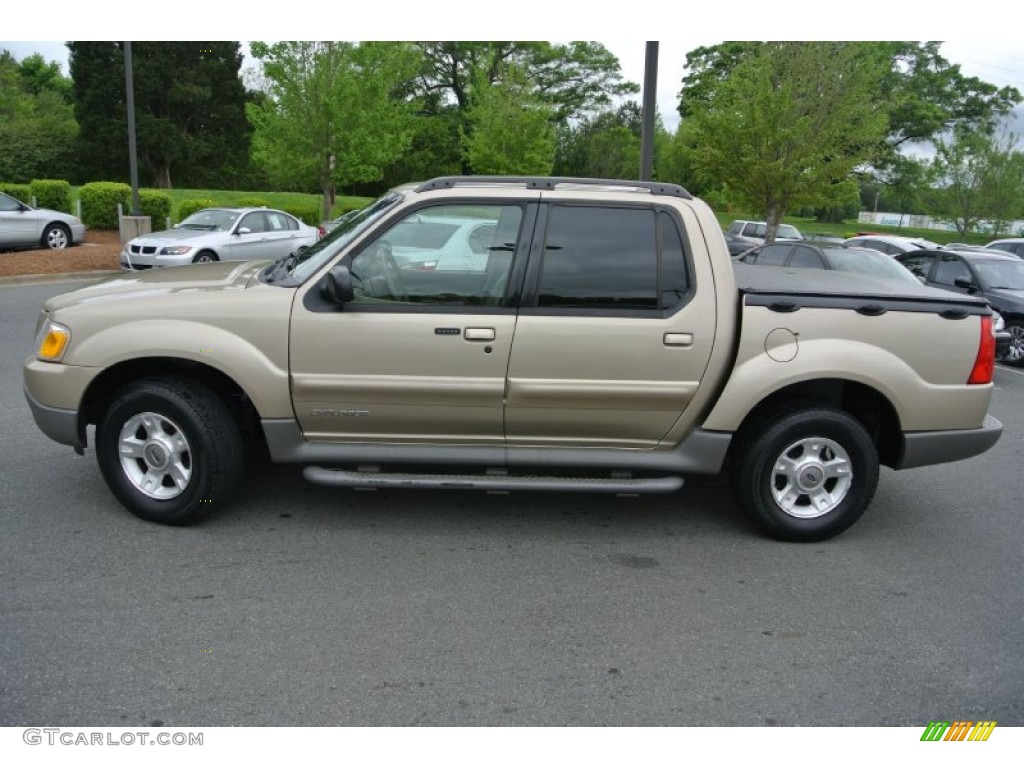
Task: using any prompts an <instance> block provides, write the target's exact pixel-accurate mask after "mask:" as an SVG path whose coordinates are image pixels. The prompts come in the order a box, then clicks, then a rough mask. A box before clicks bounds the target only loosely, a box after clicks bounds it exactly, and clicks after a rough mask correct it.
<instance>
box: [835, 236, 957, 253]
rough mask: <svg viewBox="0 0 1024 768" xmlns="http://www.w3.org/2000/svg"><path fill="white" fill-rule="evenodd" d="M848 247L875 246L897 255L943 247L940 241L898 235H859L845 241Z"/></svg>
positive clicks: (880, 250)
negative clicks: (934, 241)
mask: <svg viewBox="0 0 1024 768" xmlns="http://www.w3.org/2000/svg"><path fill="white" fill-rule="evenodd" d="M844 245H846V246H847V247H848V248H873V249H874V250H876V251H879V252H881V253H887V254H889V255H890V256H897V255H899V254H901V253H908V252H909V251H920V250H922V249H925V248H932V249H934V248H941V247H942V246H941V245H939V244H938V243H933V242H932V241H931V240H925V239H924V238H921V237H900V236H898V235H858V236H857V237H850V238H847V239H846V240H845V241H844Z"/></svg>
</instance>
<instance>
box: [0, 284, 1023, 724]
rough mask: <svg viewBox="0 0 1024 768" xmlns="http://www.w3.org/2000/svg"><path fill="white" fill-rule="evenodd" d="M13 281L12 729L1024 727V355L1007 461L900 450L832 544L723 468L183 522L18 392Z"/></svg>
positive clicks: (1, 693)
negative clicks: (756, 502) (169, 517)
mask: <svg viewBox="0 0 1024 768" xmlns="http://www.w3.org/2000/svg"><path fill="white" fill-rule="evenodd" d="M72 287H74V286H73V285H68V284H63V285H59V284H50V285H21V286H16V287H0V328H2V329H3V332H2V334H0V361H2V362H0V435H2V440H0V456H2V460H0V466H2V467H3V472H2V474H0V514H2V525H3V528H2V536H0V574H2V585H3V589H2V590H0V658H2V659H3V661H2V663H0V726H29V725H37V726H38V725H124V726H135V725H146V726H156V725H158V724H159V725H162V726H166V727H175V726H189V725H192V726H195V725H205V726H218V725H310V726H313V725H364V726H368V725H452V726H463V725H622V726H625V725H728V726H734V725H735V726H740V725H743V726H763V725H828V726H842V725H879V726H896V725H899V726H920V727H924V725H926V724H927V723H928V722H929V721H930V720H936V719H944V720H958V719H964V720H982V719H985V720H996V721H998V722H999V724H1000V725H1017V726H1020V725H1024V696H1022V695H1021V694H1022V691H1024V663H1022V659H1024V610H1022V609H1024V589H1022V587H1024V566H1022V553H1024V520H1022V513H1021V510H1022V509H1024V480H1022V478H1021V462H1022V458H1024V373H1022V372H1020V371H1016V370H1011V369H1006V368H1003V367H1000V368H999V369H998V370H997V372H996V391H995V395H994V399H993V403H992V408H991V411H992V413H993V415H994V416H995V417H996V418H998V419H1000V420H1001V421H1002V422H1003V424H1004V425H1005V432H1004V435H1003V437H1002V440H1001V441H1000V443H999V444H998V445H997V446H996V447H995V449H993V450H992V451H990V452H989V453H988V454H986V455H983V456H980V457H977V458H975V459H972V460H969V461H964V462H960V463H957V464H950V465H945V466H938V467H930V468H923V469H917V470H911V471H907V472H902V473H896V472H892V471H890V470H883V474H882V479H881V482H880V485H879V490H878V494H877V496H876V499H875V502H874V504H873V506H872V507H871V508H870V509H869V510H868V512H867V514H866V515H865V516H864V518H863V519H862V520H861V521H860V522H858V523H857V524H856V525H855V526H854V527H853V528H851V529H850V530H849V531H848V532H846V533H845V534H843V535H842V536H840V537H839V538H837V539H834V540H832V541H829V542H825V543H820V544H811V545H796V544H782V543H779V542H775V541H771V540H768V539H765V538H762V537H761V536H760V535H759V534H758V533H757V532H756V531H755V530H754V529H753V528H752V527H750V526H749V525H748V524H747V523H746V522H745V520H743V518H742V517H741V516H740V514H739V512H738V510H737V509H736V507H735V505H734V503H733V502H732V499H731V497H730V496H729V494H728V491H727V489H726V488H725V487H723V486H722V485H721V483H720V482H718V481H715V480H710V481H708V480H705V481H703V482H700V483H693V484H691V485H688V486H687V487H686V488H684V489H683V490H682V491H681V492H679V493H676V494H672V495H669V496H663V497H645V498H644V497H642V498H638V499H629V498H615V497H601V496H589V495H578V496H569V495H556V494H528V493H520V494H512V495H509V496H488V495H484V494H480V493H476V492H457V491H451V492H449V491H444V492H413V491H403V492H398V491H394V492H393V491H388V492H377V493H360V492H352V491H337V490H332V489H329V488H323V487H317V486H312V485H309V484H307V483H305V482H304V481H303V480H302V478H301V473H300V470H299V469H298V468H296V467H288V466H284V467H282V466H269V465H264V466H260V467H256V468H255V470H256V471H253V472H250V474H249V480H248V482H247V485H246V487H245V489H244V491H243V493H242V494H241V496H240V498H239V499H238V502H237V503H236V504H234V505H233V506H232V507H230V508H229V509H227V510H225V511H224V512H222V513H221V514H219V515H218V516H216V517H214V518H213V519H211V520H210V521H208V522H206V523H204V524H202V525H199V526H196V527H192V528H185V529H175V528H167V527H161V526H158V525H154V524H149V523H145V522H142V521H140V520H138V519H136V518H134V517H132V516H131V515H130V514H129V513H128V512H126V511H125V510H123V509H122V508H121V507H120V506H118V504H117V503H116V502H115V501H114V500H113V498H112V496H111V495H110V494H109V492H108V491H107V489H106V487H105V486H104V484H103V481H102V479H101V477H100V474H99V471H98V468H97V467H96V462H95V456H94V455H93V453H92V451H91V450H89V451H87V452H86V455H85V457H79V456H76V455H75V454H74V453H73V452H72V451H71V450H70V449H69V448H65V447H63V446H59V445H57V444H55V443H53V442H51V441H49V440H48V439H47V438H46V437H44V436H43V435H42V433H40V432H39V431H38V429H37V428H36V427H35V425H34V423H33V421H32V418H31V415H30V413H29V410H28V407H27V405H26V404H25V401H24V397H23V395H22V389H21V363H22V360H23V358H24V357H25V355H26V354H28V353H29V351H30V350H31V347H32V333H33V328H34V323H35V318H36V314H37V312H38V308H39V305H40V304H41V302H42V301H43V300H44V299H45V298H46V297H48V296H50V295H54V294H56V293H60V292H63V291H64V290H68V289H70V288H72Z"/></svg>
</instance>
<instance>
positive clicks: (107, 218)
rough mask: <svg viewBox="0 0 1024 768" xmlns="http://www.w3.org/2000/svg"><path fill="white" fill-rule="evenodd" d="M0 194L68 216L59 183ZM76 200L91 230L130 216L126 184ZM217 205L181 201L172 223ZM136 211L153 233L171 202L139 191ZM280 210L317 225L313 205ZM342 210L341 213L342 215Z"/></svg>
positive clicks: (84, 191)
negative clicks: (119, 216) (147, 219)
mask: <svg viewBox="0 0 1024 768" xmlns="http://www.w3.org/2000/svg"><path fill="white" fill-rule="evenodd" d="M0 192H5V193H6V194H8V195H10V196H11V197H14V198H16V199H18V200H21V201H22V202H23V203H29V204H31V202H32V198H33V196H34V197H35V199H36V206H37V207H39V208H50V209H52V210H55V211H64V212H65V213H71V212H72V211H71V185H70V184H69V183H68V182H66V181H63V180H58V179H36V180H34V181H33V182H32V183H31V184H6V183H3V182H0ZM78 198H79V201H80V202H81V205H82V221H83V222H84V223H85V225H86V226H87V227H90V228H92V229H117V205H118V203H120V204H121V208H122V210H123V211H124V212H125V213H126V214H130V213H131V207H132V189H131V187H130V186H128V185H127V184H123V183H121V182H114V181H93V182H90V183H89V184H84V185H83V186H82V187H80V188H79V191H78ZM217 205H219V203H217V202H216V201H214V200H209V199H189V200H182V201H181V202H180V203H178V207H177V210H176V211H173V213H174V220H175V221H182V220H183V219H185V218H187V217H189V216H191V215H192V214H193V213H195V212H196V211H199V210H201V209H203V208H211V207H214V206H217ZM232 206H239V207H249V208H260V207H267V208H269V207H271V206H270V203H269V202H268V201H267V200H265V199H263V198H261V197H255V196H247V197H242V198H239V200H238V202H237V203H233V204H232ZM139 207H140V208H141V209H142V215H143V216H150V217H152V219H153V229H154V230H160V229H163V228H164V225H165V222H166V220H167V218H168V217H169V216H171V214H172V207H173V202H172V200H171V196H170V195H168V194H167V193H165V192H156V191H152V190H142V191H140V192H139ZM280 210H282V211H285V212H286V213H290V214H291V215H292V216H294V217H295V218H297V219H299V221H302V222H304V223H306V224H308V225H310V226H312V227H316V226H319V224H320V209H319V207H317V206H312V205H288V206H283V207H282V208H281V209H280ZM344 212H345V209H343V210H342V213H344Z"/></svg>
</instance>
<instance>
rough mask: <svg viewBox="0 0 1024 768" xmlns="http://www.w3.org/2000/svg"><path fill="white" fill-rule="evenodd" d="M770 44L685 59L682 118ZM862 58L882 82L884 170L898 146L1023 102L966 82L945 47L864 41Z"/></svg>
mask: <svg viewBox="0 0 1024 768" xmlns="http://www.w3.org/2000/svg"><path fill="white" fill-rule="evenodd" d="M766 45H771V44H770V43H759V42H731V43H721V44H719V45H714V46H707V47H703V48H697V49H694V50H693V51H691V52H690V53H688V54H687V57H686V69H687V74H686V76H685V77H684V78H683V81H682V86H683V87H682V91H681V92H680V102H679V114H680V115H682V116H683V118H684V120H685V118H686V117H688V116H689V115H690V114H691V113H692V112H693V111H694V110H697V109H700V108H701V106H702V105H704V106H706V105H707V104H708V103H710V102H711V101H713V100H714V98H715V97H716V94H717V93H718V92H719V89H720V88H721V85H722V83H724V81H725V80H726V78H727V77H728V75H729V74H730V73H731V72H732V71H733V70H734V69H735V68H736V67H737V66H738V65H739V64H740V63H741V62H743V61H746V60H747V59H750V58H752V57H754V56H756V55H757V54H758V52H759V51H760V50H761V49H762V48H763V47H764V46H766ZM851 45H856V46H857V47H858V48H859V49H861V51H862V54H863V55H864V56H869V57H872V58H874V59H876V60H877V63H878V66H879V67H880V70H879V75H878V78H877V80H876V82H875V84H874V87H873V88H872V89H871V93H870V96H869V98H871V100H872V101H873V102H874V103H875V104H878V105H880V106H882V107H884V109H885V111H886V112H887V113H888V115H889V130H888V133H887V134H886V136H885V140H884V141H882V142H880V144H879V147H878V152H877V154H876V156H875V158H874V161H873V162H874V164H875V165H876V166H877V167H880V168H886V167H887V166H888V165H890V164H891V163H893V162H895V160H896V154H897V151H898V150H899V148H900V147H902V146H903V145H905V144H907V143H910V142H921V141H931V140H932V139H934V138H935V137H937V136H939V135H941V134H942V133H943V132H945V131H948V130H950V129H952V128H953V127H954V126H956V125H992V124H993V123H994V122H996V121H998V120H999V119H1000V118H1002V117H1005V116H1006V115H1007V114H1009V112H1010V111H1011V110H1012V109H1013V107H1014V106H1015V105H1017V104H1019V103H1020V102H1021V100H1022V96H1021V93H1020V91H1018V90H1017V89H1016V88H1012V87H1004V88H998V87H996V86H995V85H992V84H991V83H987V82H985V81H984V80H981V79H980V78H977V77H968V76H966V75H964V74H963V73H962V72H961V71H960V66H959V65H957V64H951V63H950V62H949V61H947V60H946V59H945V58H944V57H943V56H942V55H941V54H940V53H939V48H940V45H941V43H938V42H934V41H932V42H913V41H888V42H860V43H855V44H851Z"/></svg>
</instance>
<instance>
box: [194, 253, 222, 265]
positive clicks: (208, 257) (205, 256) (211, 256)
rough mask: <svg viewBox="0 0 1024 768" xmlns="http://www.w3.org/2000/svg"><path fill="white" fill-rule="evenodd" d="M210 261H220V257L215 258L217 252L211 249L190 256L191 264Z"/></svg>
mask: <svg viewBox="0 0 1024 768" xmlns="http://www.w3.org/2000/svg"><path fill="white" fill-rule="evenodd" d="M212 261H220V259H218V258H217V254H216V253H214V252H213V251H200V252H199V253H197V254H196V255H195V256H193V257H192V263H193V264H208V263H209V262H212Z"/></svg>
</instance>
